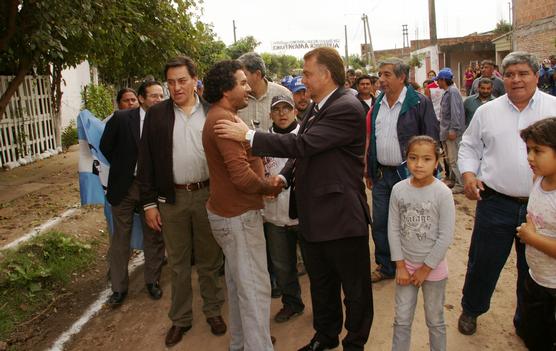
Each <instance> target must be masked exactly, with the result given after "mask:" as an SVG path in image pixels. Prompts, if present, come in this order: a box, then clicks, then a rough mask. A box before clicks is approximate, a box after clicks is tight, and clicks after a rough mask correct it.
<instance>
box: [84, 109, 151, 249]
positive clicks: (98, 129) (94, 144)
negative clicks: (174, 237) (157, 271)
mask: <svg viewBox="0 0 556 351" xmlns="http://www.w3.org/2000/svg"><path fill="white" fill-rule="evenodd" d="M105 126H106V124H105V123H103V122H102V121H101V120H99V119H98V118H96V117H95V116H94V115H93V114H92V113H91V112H90V111H89V110H83V111H81V112H80V113H79V115H78V116H77V138H78V139H79V193H80V195H81V205H104V215H105V216H106V222H107V223H108V231H109V232H110V235H112V233H113V232H114V221H113V220H112V209H111V206H110V204H109V203H108V201H107V200H106V196H105V191H104V189H106V186H107V185H108V172H109V171H110V164H109V163H108V161H107V160H106V158H105V157H104V155H103V154H102V152H101V151H100V147H99V145H100V138H101V137H102V133H103V132H104V127H105ZM131 247H132V248H134V249H140V250H142V249H143V228H142V226H141V218H140V217H139V214H135V215H134V216H133V230H132V233H131Z"/></svg>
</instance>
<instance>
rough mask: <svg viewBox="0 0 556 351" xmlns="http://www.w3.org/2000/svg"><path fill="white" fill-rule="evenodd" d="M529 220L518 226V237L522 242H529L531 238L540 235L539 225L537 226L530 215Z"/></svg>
mask: <svg viewBox="0 0 556 351" xmlns="http://www.w3.org/2000/svg"><path fill="white" fill-rule="evenodd" d="M526 220H527V222H525V223H522V224H521V225H520V226H519V227H517V234H516V235H517V237H518V238H519V240H521V242H522V243H525V244H529V243H530V241H531V238H533V237H535V236H536V235H538V233H537V227H536V226H535V222H533V219H532V218H531V216H530V215H527V219H526Z"/></svg>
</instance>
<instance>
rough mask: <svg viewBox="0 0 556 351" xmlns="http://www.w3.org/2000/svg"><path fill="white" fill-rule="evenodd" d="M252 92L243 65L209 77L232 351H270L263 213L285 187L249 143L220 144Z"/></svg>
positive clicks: (208, 125) (209, 151) (215, 223)
mask: <svg viewBox="0 0 556 351" xmlns="http://www.w3.org/2000/svg"><path fill="white" fill-rule="evenodd" d="M250 90H251V88H250V87H249V84H247V78H246V76H245V73H244V72H243V71H242V66H241V64H240V63H239V62H238V61H222V62H219V63H217V64H216V65H215V66H214V67H213V68H212V69H211V70H210V71H209V72H208V73H207V75H206V77H205V91H204V97H205V99H206V100H207V101H208V102H209V103H212V106H211V108H210V109H209V112H208V114H207V120H206V122H205V126H204V128H203V147H204V149H205V154H206V158H207V163H208V167H209V172H210V182H211V188H210V197H209V200H208V202H207V212H208V217H209V222H210V226H211V228H212V233H213V235H214V238H215V239H216V242H217V243H218V244H219V245H220V246H221V247H222V250H223V251H224V255H225V256H226V284H227V287H228V303H229V309H230V310H229V314H230V317H229V324H230V328H229V331H230V350H245V351H270V350H273V347H272V341H271V337H270V325H269V320H270V280H269V276H268V270H267V258H266V250H265V239H264V234H263V219H262V216H261V209H262V208H263V207H264V204H263V195H270V196H276V195H277V194H278V193H280V191H281V190H282V189H281V185H279V183H278V182H277V181H276V180H275V179H265V178H264V168H263V163H262V160H261V159H260V158H259V157H255V156H253V155H252V154H251V150H250V149H251V148H250V146H249V144H248V143H240V142H236V141H232V140H226V139H222V138H218V137H216V136H215V134H214V128H213V126H214V124H215V123H216V121H218V120H221V119H227V120H230V121H233V120H234V117H235V116H237V111H238V110H239V109H241V108H244V107H245V106H247V101H248V93H249V92H250Z"/></svg>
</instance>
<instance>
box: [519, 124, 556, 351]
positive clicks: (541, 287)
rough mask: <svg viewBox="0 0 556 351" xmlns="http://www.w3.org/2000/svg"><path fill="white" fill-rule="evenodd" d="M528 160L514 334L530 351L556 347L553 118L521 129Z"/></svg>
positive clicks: (555, 128) (555, 127)
mask: <svg viewBox="0 0 556 351" xmlns="http://www.w3.org/2000/svg"><path fill="white" fill-rule="evenodd" d="M521 138H522V139H523V140H524V141H525V143H526V144H527V160H528V161H529V165H530V166H531V169H532V170H533V173H534V174H535V178H536V179H535V182H534V185H533V190H531V194H530V196H529V202H528V204H527V222H526V223H523V224H522V225H520V226H519V227H517V234H516V235H517V236H518V237H519V238H520V239H521V241H522V242H524V243H525V244H526V247H525V256H526V258H527V263H528V264H529V276H528V277H527V280H526V281H525V293H524V295H525V296H524V298H523V300H524V303H523V304H522V306H521V314H522V323H521V326H520V328H519V329H518V330H517V332H518V335H519V336H521V338H522V339H523V340H524V341H525V345H527V347H528V348H529V349H530V350H554V349H555V347H556V117H552V118H546V119H542V120H540V121H538V122H536V123H534V124H532V125H531V126H529V127H527V128H525V129H524V130H522V131H521Z"/></svg>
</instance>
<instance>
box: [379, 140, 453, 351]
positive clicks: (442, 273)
mask: <svg viewBox="0 0 556 351" xmlns="http://www.w3.org/2000/svg"><path fill="white" fill-rule="evenodd" d="M438 158H439V149H438V145H437V143H436V141H435V140H434V139H432V138H431V137H428V136H424V135H422V136H416V137H413V138H412V139H411V140H410V141H409V145H408V149H407V168H408V169H409V172H410V173H411V176H410V177H409V178H407V179H405V180H403V181H401V182H399V183H398V184H396V185H395V186H394V188H393V189H392V197H391V199H390V212H389V216H388V241H389V244H390V252H391V254H392V261H395V262H396V284H397V285H396V315H395V319H394V337H393V343H392V350H395V351H402V350H409V349H410V345H411V324H412V322H413V316H414V314H415V306H416V304H417V294H418V292H419V288H420V287H422V288H423V298H424V303H425V306H424V307H425V318H426V322H427V326H428V328H429V341H430V349H431V350H446V325H445V323H444V293H445V290H446V281H447V277H448V264H447V262H446V252H447V250H448V246H450V243H451V242H452V238H453V234H454V225H455V206H454V199H453V197H452V192H451V191H450V189H449V188H448V187H447V186H446V185H445V184H444V183H442V181H440V180H438V179H436V178H435V176H434V174H435V171H436V168H437V166H438Z"/></svg>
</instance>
